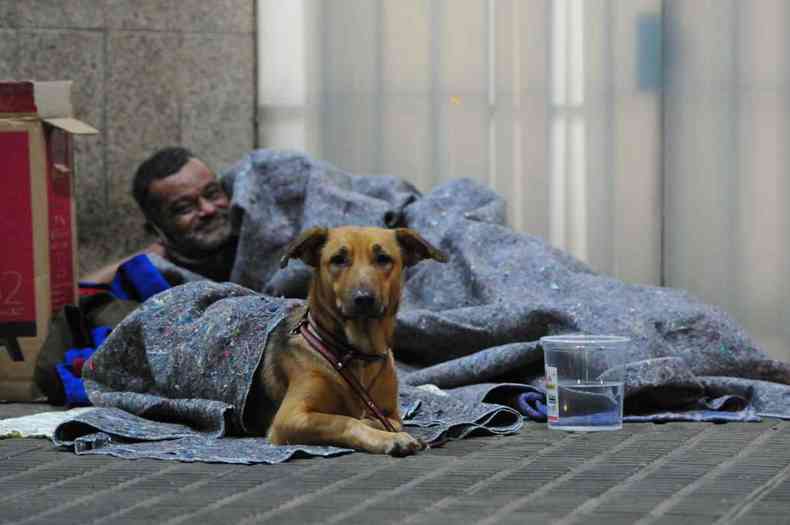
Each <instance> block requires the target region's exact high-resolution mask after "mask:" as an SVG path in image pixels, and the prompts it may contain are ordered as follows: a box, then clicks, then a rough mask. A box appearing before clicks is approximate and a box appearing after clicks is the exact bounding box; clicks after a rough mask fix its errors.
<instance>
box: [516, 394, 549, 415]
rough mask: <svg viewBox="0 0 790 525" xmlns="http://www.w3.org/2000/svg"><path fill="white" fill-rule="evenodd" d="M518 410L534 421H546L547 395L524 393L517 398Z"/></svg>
mask: <svg viewBox="0 0 790 525" xmlns="http://www.w3.org/2000/svg"><path fill="white" fill-rule="evenodd" d="M516 408H517V410H518V411H519V412H521V413H522V414H523V415H525V416H527V417H528V418H529V419H532V420H533V421H543V422H545V421H546V417H547V414H548V410H547V409H546V394H545V393H543V392H524V393H523V394H520V395H519V396H518V397H517V398H516Z"/></svg>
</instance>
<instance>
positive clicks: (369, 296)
mask: <svg viewBox="0 0 790 525" xmlns="http://www.w3.org/2000/svg"><path fill="white" fill-rule="evenodd" d="M352 301H353V302H354V311H355V312H356V313H357V315H364V314H372V313H375V309H376V296H375V295H373V293H372V292H371V291H370V290H357V291H355V292H354V294H353V295H352Z"/></svg>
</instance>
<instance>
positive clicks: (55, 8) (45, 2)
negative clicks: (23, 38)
mask: <svg viewBox="0 0 790 525" xmlns="http://www.w3.org/2000/svg"><path fill="white" fill-rule="evenodd" d="M16 4H17V13H18V16H19V25H20V27H27V28H32V27H34V28H38V29H43V28H58V29H101V28H102V27H104V4H105V2H104V0H68V1H64V0H24V1H17V2H16Z"/></svg>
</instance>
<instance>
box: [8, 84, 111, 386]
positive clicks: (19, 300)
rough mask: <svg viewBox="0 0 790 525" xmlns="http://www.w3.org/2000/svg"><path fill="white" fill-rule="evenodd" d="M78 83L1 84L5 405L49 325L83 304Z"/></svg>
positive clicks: (24, 382)
mask: <svg viewBox="0 0 790 525" xmlns="http://www.w3.org/2000/svg"><path fill="white" fill-rule="evenodd" d="M95 133H98V131H97V130H95V129H94V128H92V127H91V126H89V125H87V124H85V123H84V122H81V121H79V120H77V119H75V118H73V109H72V104H71V82H0V195H1V196H2V205H0V401H32V400H36V399H40V398H42V395H41V393H40V392H39V391H38V389H37V388H36V387H35V385H34V382H33V371H34V368H35V361H36V358H37V357H38V353H39V351H40V349H41V344H42V343H43V342H44V339H45V338H46V335H47V327H48V325H49V320H50V318H51V317H52V315H53V314H54V313H56V312H57V311H59V310H60V309H61V308H62V307H63V306H64V305H66V304H70V303H71V304H75V303H76V302H77V235H76V234H77V229H76V223H75V220H76V216H75V209H74V150H73V135H86V134H95Z"/></svg>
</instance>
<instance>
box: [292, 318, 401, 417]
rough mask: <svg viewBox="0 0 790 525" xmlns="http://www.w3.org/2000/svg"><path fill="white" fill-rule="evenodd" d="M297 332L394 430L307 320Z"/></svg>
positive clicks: (371, 409) (375, 413)
mask: <svg viewBox="0 0 790 525" xmlns="http://www.w3.org/2000/svg"><path fill="white" fill-rule="evenodd" d="M299 333H300V334H301V335H302V337H303V338H304V340H305V341H307V344H309V345H310V347H311V348H312V349H313V350H315V351H316V352H318V353H319V354H321V355H322V356H324V358H325V359H326V360H327V361H329V364H330V365H332V368H334V369H335V370H337V372H338V373H339V374H340V375H341V376H342V377H343V379H345V381H346V383H348V386H350V387H351V390H352V391H353V392H354V393H355V394H356V395H357V397H358V398H359V400H360V401H362V404H363V405H365V406H366V407H367V408H368V409H370V411H371V412H372V413H373V415H374V416H376V419H378V420H379V422H380V423H381V424H382V425H384V428H386V429H387V430H388V431H389V432H396V430H395V428H394V427H393V426H392V424H391V423H390V422H389V421H387V418H385V417H384V414H382V413H381V410H379V407H378V406H376V403H375V402H374V401H373V398H372V397H370V394H368V392H367V390H365V388H364V387H363V386H362V385H361V384H360V383H359V380H358V379H357V378H356V376H354V375H353V374H352V373H351V372H350V371H349V370H348V369H347V368H346V367H345V363H344V362H343V361H342V360H339V359H338V358H337V356H335V354H334V353H333V352H332V351H331V350H329V349H328V348H327V347H326V346H325V345H324V344H323V342H322V341H321V339H320V338H319V337H318V336H317V335H316V334H314V333H313V331H312V330H310V325H309V323H307V322H302V323H301V324H300V326H299Z"/></svg>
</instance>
